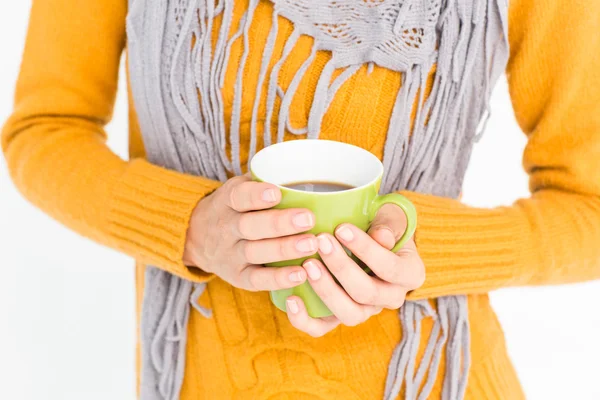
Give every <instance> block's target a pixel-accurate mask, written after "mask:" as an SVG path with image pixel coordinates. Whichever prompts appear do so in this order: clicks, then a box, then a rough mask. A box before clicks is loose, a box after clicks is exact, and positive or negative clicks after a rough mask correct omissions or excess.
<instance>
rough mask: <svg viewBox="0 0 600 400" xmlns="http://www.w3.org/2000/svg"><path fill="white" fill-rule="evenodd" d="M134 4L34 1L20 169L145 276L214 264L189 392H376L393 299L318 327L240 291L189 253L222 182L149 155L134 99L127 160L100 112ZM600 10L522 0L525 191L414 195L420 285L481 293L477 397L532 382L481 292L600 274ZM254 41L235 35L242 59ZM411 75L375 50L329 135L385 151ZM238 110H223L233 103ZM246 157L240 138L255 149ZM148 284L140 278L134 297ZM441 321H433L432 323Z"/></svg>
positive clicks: (514, 48) (293, 64)
mask: <svg viewBox="0 0 600 400" xmlns="http://www.w3.org/2000/svg"><path fill="white" fill-rule="evenodd" d="M246 7H247V0H240V1H236V6H235V11H234V18H237V19H238V20H239V18H240V17H241V16H242V14H243V12H244V10H245V9H246ZM126 12H127V1H126V0H98V1H72V0H37V1H34V2H33V9H32V14H31V22H30V26H29V33H28V38H27V44H26V48H25V53H24V59H23V65H22V68H21V74H20V78H19V81H18V85H17V91H16V103H15V111H14V114H13V115H12V117H11V118H10V120H9V121H8V123H7V124H6V126H5V128H4V131H3V134H2V148H3V150H4V152H5V155H6V159H7V162H8V167H9V169H10V172H11V174H12V177H13V179H14V182H15V184H16V185H17V186H18V188H19V189H20V190H21V191H22V193H23V194H24V196H25V197H27V198H28V199H29V200H30V201H31V202H33V203H34V204H36V205H37V206H39V207H40V208H41V209H43V210H44V211H46V212H47V213H48V214H50V215H52V216H53V217H54V218H56V219H57V220H59V221H61V222H62V223H64V224H65V225H67V226H69V227H70V228H72V229H74V230H75V231H77V232H79V233H81V234H83V235H86V236H88V237H90V238H92V239H93V240H96V241H98V242H100V243H103V244H105V245H107V246H110V247H112V248H115V249H119V250H121V251H123V252H125V253H127V254H129V255H131V256H132V257H135V259H136V260H137V261H138V267H137V270H138V277H140V278H141V277H143V267H142V265H143V264H152V265H156V266H159V267H161V268H164V269H166V270H168V271H170V272H172V273H174V274H176V275H179V276H181V277H184V278H187V279H190V280H194V281H200V280H210V283H209V285H208V290H207V292H206V293H205V295H204V296H203V298H202V299H201V302H202V303H203V304H205V305H206V306H208V307H210V308H212V309H213V311H214V316H213V318H210V319H207V318H204V317H202V316H200V315H199V314H198V313H196V312H192V315H191V317H190V323H189V328H188V329H189V331H188V343H187V354H186V371H185V378H184V384H183V391H182V399H194V400H197V399H230V398H236V399H317V398H321V399H338V398H339V399H377V398H381V396H382V394H383V389H384V385H383V383H384V381H385V376H386V368H387V365H388V361H389V357H390V355H391V353H392V350H393V348H394V346H395V345H396V344H397V343H398V342H399V340H400V338H401V334H402V333H401V329H400V326H399V322H398V319H397V317H396V312H395V311H384V312H383V313H381V314H380V315H378V316H376V317H373V318H371V319H370V320H369V321H367V322H366V323H364V324H362V325H360V326H357V327H339V328H337V329H336V330H335V331H333V332H332V333H330V334H329V335H327V336H325V337H323V338H319V339H314V338H311V337H309V336H307V335H305V334H303V333H301V332H299V331H297V330H296V329H294V328H293V327H292V326H291V325H290V324H289V322H288V320H287V317H286V315H285V314H284V313H282V312H280V311H277V310H275V309H274V307H273V306H272V305H271V304H270V302H269V299H268V294H267V293H248V292H244V291H241V290H237V289H234V288H232V287H231V286H229V285H227V284H225V283H224V282H223V281H221V280H219V279H214V278H212V277H210V276H207V275H206V274H203V273H202V272H201V271H200V270H199V269H192V268H188V267H186V266H184V265H183V263H182V254H183V248H184V243H185V237H186V230H187V227H188V222H189V218H190V214H191V212H192V210H193V209H194V207H195V205H196V204H197V203H198V201H199V200H200V199H202V197H203V196H205V195H206V194H207V193H209V192H210V191H212V190H214V189H215V188H217V187H218V186H219V185H220V183H219V182H215V181H211V180H208V179H205V178H201V177H194V176H188V175H183V174H180V173H177V172H173V171H168V170H165V169H162V168H160V167H157V166H153V165H151V164H150V163H148V162H147V161H145V160H144V148H143V143H142V141H141V136H140V132H139V128H138V125H137V120H136V115H135V111H134V109H133V107H131V111H130V132H129V134H130V156H131V158H130V160H129V161H124V160H122V159H120V158H119V157H117V156H116V155H115V154H114V153H112V152H111V151H110V150H109V148H108V147H107V146H106V144H105V135H104V131H103V126H104V125H105V124H106V123H107V122H108V121H109V119H110V117H111V113H112V108H113V105H114V99H115V93H116V90H117V79H118V76H117V74H118V69H119V60H120V57H121V54H122V53H123V50H124V43H125V16H126ZM271 13H272V5H271V3H270V2H268V1H261V2H260V4H259V6H258V8H257V10H256V12H255V16H254V18H256V19H258V20H260V21H262V22H263V23H256V24H254V23H253V24H252V26H251V30H250V35H251V37H252V38H253V43H257V49H260V44H261V43H264V42H265V40H266V37H267V35H268V32H269V27H270V21H271ZM279 24H280V33H279V35H278V37H277V42H276V51H278V50H277V49H280V48H281V46H282V44H283V43H284V42H285V38H286V36H289V34H290V33H291V30H292V26H291V24H290V23H289V22H288V21H287V20H285V19H284V18H281V17H280V18H279ZM598 26H600V2H595V1H594V2H587V1H569V2H566V1H560V0H551V1H545V2H540V1H535V0H511V2H510V9H509V39H510V45H511V54H510V61H509V65H508V69H507V73H508V78H509V84H510V92H511V96H512V101H513V106H514V109H515V113H516V116H517V119H518V122H519V124H520V126H521V127H522V129H523V131H524V132H525V134H526V135H527V136H528V139H529V141H528V144H527V148H526V150H525V155H524V167H525V169H526V170H527V172H528V173H529V174H530V188H531V192H532V194H531V197H530V198H527V199H523V200H520V201H517V202H516V203H515V204H514V205H513V206H511V207H501V208H494V209H479V208H472V207H468V206H465V205H463V204H461V203H460V201H458V200H453V199H448V198H441V197H435V196H429V195H423V194H418V193H413V192H404V194H405V195H406V196H407V197H409V198H410V199H411V200H412V201H413V202H414V204H415V205H416V207H417V209H418V213H419V227H418V230H417V234H416V242H417V246H418V248H419V252H420V254H421V256H422V258H423V260H424V262H425V265H426V269H427V281H426V282H425V285H424V286H423V287H422V288H420V289H419V290H417V291H415V292H413V293H412V294H411V296H410V297H411V298H413V299H420V298H435V297H439V296H446V295H453V294H467V295H469V318H470V325H471V335H472V342H471V354H472V366H471V369H470V375H469V383H468V388H467V394H466V396H467V398H469V399H484V398H490V399H511V400H512V399H518V398H521V397H522V396H523V394H522V391H521V389H520V386H519V383H518V380H517V378H516V376H515V373H514V370H513V368H512V366H511V364H510V361H509V360H508V356H507V353H506V349H505V344H504V338H503V334H502V330H501V328H500V326H499V323H498V321H497V319H496V316H495V315H494V312H493V311H492V309H491V308H490V305H489V301H488V297H487V295H486V293H488V292H489V291H491V290H494V289H497V288H501V287H507V286H518V285H542V284H544V285H545V284H557V283H565V282H577V281H583V280H589V279H596V278H600V246H598V243H600V35H598V34H597V29H598ZM311 40H312V39H310V38H308V37H302V38H301V40H300V41H299V43H298V45H297V50H296V51H295V52H294V53H292V54H291V55H290V56H289V58H288V60H287V61H286V63H285V64H284V66H283V68H282V71H281V74H280V76H281V79H280V85H282V86H283V87H285V86H286V85H288V84H289V82H290V81H291V79H292V77H293V75H294V72H295V71H296V70H297V69H298V67H299V66H300V64H301V63H302V62H303V61H304V60H305V59H306V57H307V55H308V54H309V52H310V49H311V43H312V42H311ZM278 46H279V47H278ZM242 51H243V46H242V43H241V41H238V42H237V43H235V44H234V46H233V47H232V55H231V59H233V60H235V59H237V58H239V57H240V55H241V52H242ZM279 51H281V50H279ZM261 56H262V55H261V52H260V51H259V50H257V51H251V52H250V55H249V58H248V61H247V63H246V71H247V72H248V74H247V75H248V76H247V77H246V79H247V80H246V81H245V85H244V89H243V96H242V102H243V104H242V121H246V126H247V125H248V124H249V123H250V120H251V113H252V104H253V102H254V99H253V96H254V93H255V89H256V78H252V77H253V76H257V74H256V71H257V70H258V69H259V68H260V63H261ZM329 57H330V55H329V54H327V52H319V53H318V54H317V58H316V60H315V62H314V63H313V65H312V66H311V68H312V69H313V72H314V73H311V71H309V72H308V73H307V74H306V77H305V78H304V79H303V81H302V83H301V85H300V88H299V89H298V92H297V93H296V95H295V97H294V100H293V104H292V107H291V117H290V119H291V123H292V125H293V126H305V125H306V122H307V113H308V110H309V109H310V102H311V101H312V98H313V96H312V93H313V92H314V89H315V85H316V80H317V78H318V75H319V74H318V72H319V71H320V69H322V68H323V65H324V64H325V62H326V61H327V60H328V58H329ZM236 72H237V64H236V63H235V62H230V63H229V65H228V69H227V72H226V78H225V87H224V88H223V98H224V100H225V109H226V110H231V103H232V100H233V84H234V81H235V74H236ZM251 72H254V73H251ZM400 78H401V77H400V75H399V74H398V73H396V72H392V71H389V70H386V69H384V68H379V67H375V70H374V71H373V72H372V73H371V74H367V72H366V68H364V69H363V70H361V71H359V72H358V73H357V74H355V75H354V76H353V77H352V78H351V79H350V80H349V82H348V84H345V85H344V86H343V87H342V88H341V89H340V91H339V92H338V95H337V96H336V98H335V100H334V102H333V104H332V105H331V108H330V109H329V111H328V112H327V114H326V116H325V118H324V120H323V123H322V131H321V134H320V137H321V138H323V139H333V140H338V141H344V142H348V143H352V144H355V145H357V146H360V147H363V148H365V149H368V150H369V151H371V152H373V153H374V154H376V155H377V156H379V157H381V156H382V152H383V144H384V141H385V132H386V130H387V124H388V121H389V116H390V113H391V109H392V106H393V100H394V94H395V93H397V88H398V86H399V85H400ZM253 79H255V80H254V81H253ZM263 95H264V93H263ZM130 104H131V103H130ZM261 107H264V102H263V104H262V105H261ZM230 115H231V114H230V113H228V112H227V111H226V119H227V118H229V116H230ZM226 122H229V121H228V120H226ZM244 126H245V125H244V124H242V127H244ZM246 131H247V129H246V130H244V129H242V131H241V138H240V140H241V143H242V145H243V146H242V149H244V148H247V142H248V140H249V135H248V132H246ZM258 137H259V138H260V137H261V135H258ZM244 144H245V145H244ZM261 144H262V143H260V142H259V143H258V145H259V148H260V146H261ZM247 158H248V157H247V152H244V151H242V154H241V161H242V165H245V163H246V162H247ZM142 284H143V280H142V279H138V283H137V292H138V302H141V294H142V291H143V287H142ZM590 306H591V305H590ZM431 325H432V324H431V322H430V321H425V322H424V327H423V335H424V336H425V335H428V334H429V330H430V329H431ZM421 343H423V345H424V344H425V343H426V340H422V341H421ZM443 373H444V365H441V368H440V373H439V377H438V380H437V382H436V384H435V387H434V389H433V394H432V397H433V398H438V397H439V395H440V388H441V381H442V377H443Z"/></svg>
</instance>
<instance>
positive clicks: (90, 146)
mask: <svg viewBox="0 0 600 400" xmlns="http://www.w3.org/2000/svg"><path fill="white" fill-rule="evenodd" d="M126 6H127V2H126V1H125V0H102V1H91V2H86V1H70V0H38V1H34V2H33V8H32V11H31V19H30V26H29V31H28V36H27V43H26V47H25V52H24V56H23V63H22V67H21V72H20V77H19V80H18V83H17V89H16V96H15V111H14V114H13V115H12V116H11V118H10V119H9V121H8V122H7V123H6V126H5V127H4V130H3V132H2V149H3V151H4V153H5V156H6V160H7V164H8V168H9V170H10V173H11V176H12V178H13V180H14V182H15V185H16V186H17V187H18V188H19V189H20V190H21V192H22V193H23V195H24V196H25V197H27V198H28V199H29V200H30V201H31V202H32V203H34V204H35V205H36V206H38V207H40V208H41V209H42V210H44V211H45V212H46V213H48V214H49V215H51V216H52V217H54V218H55V219H57V220H58V221H60V222H62V223H63V224H65V225H67V226H68V227H70V228H72V229H73V230H75V231H77V232H79V233H81V234H83V235H85V236H87V237H89V238H91V239H93V240H95V241H97V242H99V243H102V244H104V245H107V246H110V247H112V248H115V249H118V250H121V251H123V252H125V253H127V254H129V255H131V256H133V257H135V258H136V259H138V260H140V261H141V262H144V263H147V264H152V265H156V266H159V267H161V268H165V269H167V270H169V271H170V272H172V273H175V274H177V275H179V276H183V277H186V278H188V279H193V280H200V279H205V274H203V273H202V272H201V271H200V270H199V269H196V268H187V267H185V266H184V265H183V263H182V261H181V260H182V255H183V252H184V245H185V239H186V231H187V227H188V223H189V219H190V216H191V214H192V211H193V209H194V207H195V206H196V204H197V203H198V201H199V200H200V199H202V198H203V197H204V196H205V195H206V194H207V193H210V192H211V191H213V190H214V189H216V188H217V187H219V186H220V184H219V183H218V182H215V181H211V180H208V179H204V178H201V177H193V176H189V175H183V174H179V173H176V172H172V171H167V170H165V169H162V168H159V167H156V166H153V165H151V164H149V163H148V162H146V161H144V160H142V159H137V160H132V161H130V162H125V161H123V160H121V159H120V158H119V157H117V156H116V155H115V154H114V153H112V152H111V151H110V150H109V148H108V147H107V146H106V144H105V133H104V130H103V126H104V125H105V124H106V123H107V122H108V121H109V119H110V116H111V113H112V107H113V103H114V98H115V94H116V90H117V75H118V68H119V59H120V56H121V52H122V49H123V46H124V43H125V15H126Z"/></svg>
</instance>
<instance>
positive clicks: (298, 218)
mask: <svg viewBox="0 0 600 400" xmlns="http://www.w3.org/2000/svg"><path fill="white" fill-rule="evenodd" d="M292 222H293V223H294V225H296V226H297V227H299V228H311V227H312V226H313V223H314V222H313V217H312V214H311V213H307V212H303V213H300V214H296V215H294V217H293V218H292Z"/></svg>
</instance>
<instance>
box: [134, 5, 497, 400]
mask: <svg viewBox="0 0 600 400" xmlns="http://www.w3.org/2000/svg"><path fill="white" fill-rule="evenodd" d="M248 1H249V6H248V8H247V11H246V13H245V15H244V17H243V18H242V19H241V21H240V22H239V24H237V25H236V26H234V24H233V18H232V15H233V3H234V1H233V0H219V1H217V2H215V1H214V0H130V11H129V15H128V17H127V35H128V51H129V68H130V71H129V72H130V79H131V87H132V91H133V98H134V102H135V108H136V111H137V115H138V118H139V123H140V126H141V131H142V134H143V138H144V145H145V148H146V152H147V155H148V159H149V160H150V161H151V162H153V163H155V164H158V165H161V166H164V167H166V168H170V169H174V170H177V171H181V172H185V173H189V174H194V175H202V176H205V177H208V178H212V179H216V180H221V181H224V180H226V179H227V172H233V173H235V174H240V173H241V172H242V166H241V165H240V158H239V154H240V141H239V137H240V115H241V104H242V102H241V100H242V86H243V84H244V73H243V71H244V66H245V63H246V60H247V58H248V54H249V51H250V47H249V36H248V35H249V27H250V23H251V22H252V19H253V14H254V10H255V9H256V7H257V5H258V2H259V0H248ZM263 1H264V0H263ZM271 1H272V3H273V5H274V13H273V20H272V28H271V32H270V34H269V36H268V39H267V42H266V45H265V48H264V49H262V51H263V58H262V65H261V68H260V70H259V71H258V74H259V82H258V85H257V89H256V101H255V103H254V106H253V113H252V121H251V124H250V126H251V143H250V149H249V151H250V157H252V155H254V154H255V152H256V150H257V149H256V143H257V140H256V139H257V124H258V123H261V122H259V119H258V109H259V102H260V99H261V95H262V93H261V91H262V88H263V83H267V93H266V98H267V115H266V121H267V122H265V123H264V143H265V146H268V145H269V144H271V124H270V123H269V122H270V121H276V122H277V141H282V140H283V136H284V131H285V130H286V129H287V130H288V131H289V132H291V133H293V134H297V135H300V134H306V135H307V137H308V138H318V136H319V131H320V128H321V121H322V120H323V116H324V115H325V113H326V112H327V109H328V107H329V105H330V104H331V102H332V100H333V98H334V97H335V95H336V91H337V90H338V89H339V88H340V87H341V86H342V85H343V84H344V82H345V81H346V80H347V79H348V78H350V77H351V76H352V75H353V74H354V73H355V72H356V71H357V70H358V69H359V68H360V67H361V66H362V65H365V64H367V65H368V66H369V69H371V68H372V67H373V65H374V64H377V65H380V66H382V67H385V68H388V69H391V70H394V71H399V72H402V76H403V78H402V86H401V88H400V90H399V91H398V93H397V96H396V102H395V105H394V108H393V112H392V115H391V117H390V123H389V128H388V133H387V140H386V143H385V148H384V159H383V163H384V166H385V171H386V175H385V177H384V180H383V184H382V192H385V193H388V192H392V191H394V190H398V189H409V190H413V191H418V192H422V193H430V194H434V195H438V196H447V197H457V196H458V195H459V193H460V190H461V185H462V179H463V176H464V172H465V169H466V167H467V163H468V160H469V156H470V152H471V148H472V144H473V142H474V141H475V139H476V138H477V136H478V135H477V134H478V131H483V129H484V125H485V123H484V121H485V120H487V116H488V115H489V112H488V101H489V97H490V93H491V90H492V87H493V85H494V83H495V81H496V80H497V78H498V77H499V76H500V74H501V73H502V72H503V70H504V67H505V64H506V62H507V58H508V41H507V31H506V30H507V15H506V14H507V4H506V0H377V1H376V0H364V1H363V0H271ZM217 16H221V17H222V24H221V26H220V28H218V29H219V31H218V38H217V43H216V46H215V47H213V43H212V40H211V32H212V31H213V24H214V20H215V17H217ZM279 16H281V17H284V18H287V19H288V20H290V21H291V22H292V23H293V24H294V28H295V29H294V31H293V33H292V34H291V35H290V36H289V38H288V39H287V42H286V43H285V46H284V49H283V54H282V55H281V57H280V59H279V60H278V62H277V63H276V64H275V65H274V67H273V68H272V69H271V70H269V68H268V66H269V62H270V60H271V57H272V54H273V48H274V43H275V39H276V36H277V32H278V17H279ZM301 35H309V36H312V37H313V38H314V39H315V40H314V46H313V49H312V52H311V54H310V56H309V57H308V58H307V59H306V61H305V62H304V63H303V64H302V66H301V67H300V68H299V69H298V71H297V73H296V75H295V77H294V78H293V80H292V82H291V84H290V86H289V88H288V89H287V90H286V91H285V92H284V91H283V90H282V89H281V88H280V87H279V86H278V85H277V78H278V74H279V70H280V67H281V66H282V64H283V62H284V61H285V59H286V58H287V57H288V55H289V54H291V52H292V51H293V48H294V45H295V43H296V41H297V40H298V38H299V37H300V36H301ZM192 37H193V38H194V39H195V42H194V43H195V44H194V46H193V47H191V46H190V44H191V43H193V39H192ZM236 40H241V41H243V46H244V51H243V54H242V57H241V60H240V63H239V69H238V73H237V78H236V82H235V93H234V101H233V106H232V110H231V113H232V118H231V124H230V125H229V126H227V127H226V126H225V119H224V114H225V111H226V110H225V109H224V101H223V98H222V93H221V89H222V87H223V81H224V74H225V69H226V68H225V67H226V65H227V63H228V62H229V53H230V48H231V46H232V44H233V43H234V42H235V41H236ZM319 50H325V51H329V52H331V54H332V57H331V60H330V61H329V62H328V63H327V65H325V68H324V69H323V71H322V73H321V76H320V79H319V81H318V84H317V87H316V91H315V96H314V99H313V104H312V107H311V109H310V114H309V119H308V124H307V126H306V127H303V128H302V129H298V128H296V127H292V126H291V125H290V121H289V111H290V105H291V103H292V99H293V97H294V93H295V91H296V89H297V88H298V86H299V84H300V81H301V80H302V77H303V76H304V74H305V73H306V71H307V70H308V68H309V66H310V65H311V63H312V61H313V60H314V58H315V55H316V52H317V51H319ZM434 64H437V65H436V72H435V76H434V83H433V87H432V90H431V94H430V96H429V97H428V98H427V99H424V90H419V89H423V88H424V87H425V84H426V79H427V76H428V73H429V72H430V71H431V70H432V67H433V66H434ZM338 69H341V70H343V71H342V73H341V74H340V75H339V76H338V77H337V78H336V79H335V80H334V81H333V83H331V84H330V82H331V78H332V75H333V73H334V71H335V70H338ZM276 98H279V99H280V100H281V107H280V108H279V113H278V115H273V114H274V109H275V107H274V104H275V100H276ZM417 100H418V102H417ZM413 104H417V107H418V108H417V110H416V119H415V121H414V126H413V127H412V132H411V118H410V116H411V111H412V107H413ZM226 135H229V142H230V143H231V148H232V151H231V158H229V157H228V156H227V154H226V152H225V144H226V141H227V136H226ZM205 287H206V285H205V284H198V285H194V284H192V283H191V282H188V281H185V280H182V279H180V278H178V277H175V276H173V275H171V274H169V273H168V272H166V271H164V270H161V269H159V268H155V267H150V266H149V267H148V268H147V270H146V278H145V292H144V301H143V308H142V322H141V342H142V369H141V385H142V386H141V398H142V399H143V400H173V399H178V398H179V393H180V389H181V385H182V381H183V376H184V365H185V351H186V336H187V321H188V317H189V313H190V312H194V311H193V310H191V307H194V308H195V309H196V310H197V311H198V312H201V313H202V314H203V315H204V316H205V317H207V318H210V316H211V314H210V310H207V309H203V308H201V307H199V306H198V303H197V299H198V298H199V296H201V295H202V293H203V291H204V290H205ZM436 302H437V311H436V310H434V308H433V307H431V305H430V303H429V302H428V301H414V302H407V303H406V304H405V305H404V306H403V307H402V308H401V309H400V310H399V312H398V315H399V318H400V323H401V325H402V341H401V342H400V343H399V344H398V346H397V347H396V349H395V351H394V352H393V354H390V363H389V370H388V377H387V380H386V382H385V399H386V400H392V399H395V398H397V397H398V394H399V393H400V390H401V388H404V390H405V394H406V399H411V400H412V399H419V400H421V399H427V398H428V396H429V395H430V393H431V389H432V387H433V384H434V382H435V380H436V378H437V371H438V367H439V363H440V359H441V357H442V354H443V353H444V350H445V356H446V372H445V376H444V381H443V393H442V399H444V400H455V399H461V398H463V397H464V393H465V388H466V383H467V376H468V370H469V365H470V355H469V324H468V308H467V299H466V297H464V296H452V297H442V298H438V299H437V300H436ZM424 318H432V319H433V320H434V325H433V329H432V332H431V334H430V336H429V338H428V342H427V345H426V350H425V353H424V355H423V357H422V359H421V361H420V362H419V363H417V351H418V349H419V344H420V340H421V321H422V320H423V319H424ZM357 362H358V360H357ZM382 384H383V382H382Z"/></svg>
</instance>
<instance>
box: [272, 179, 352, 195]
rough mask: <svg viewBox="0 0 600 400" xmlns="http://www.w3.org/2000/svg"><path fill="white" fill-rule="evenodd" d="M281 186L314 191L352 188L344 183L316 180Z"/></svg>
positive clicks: (321, 191) (335, 190) (322, 191)
mask: <svg viewBox="0 0 600 400" xmlns="http://www.w3.org/2000/svg"><path fill="white" fill-rule="evenodd" d="M283 186H284V187H286V188H290V189H295V190H302V191H303V192H316V193H324V192H341V191H344V190H349V189H354V186H351V185H347V184H345V183H338V182H318V181H308V182H294V183H288V184H287V185H283Z"/></svg>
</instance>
